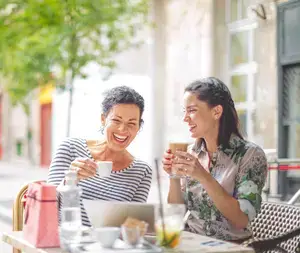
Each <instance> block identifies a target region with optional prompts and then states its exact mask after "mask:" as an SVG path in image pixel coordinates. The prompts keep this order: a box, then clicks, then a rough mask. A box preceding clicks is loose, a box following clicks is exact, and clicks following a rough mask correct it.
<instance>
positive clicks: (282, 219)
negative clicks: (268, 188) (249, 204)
mask: <svg viewBox="0 0 300 253" xmlns="http://www.w3.org/2000/svg"><path fill="white" fill-rule="evenodd" d="M251 226H252V231H253V239H250V240H248V241H246V242H244V243H243V245H246V246H249V247H253V248H254V249H255V251H256V252H275V251H276V252H282V253H283V252H284V253H300V207H298V206H294V205H287V204H282V203H272V202H263V203H262V207H261V211H260V213H259V214H258V215H257V217H256V218H255V219H254V221H253V222H252V223H251Z"/></svg>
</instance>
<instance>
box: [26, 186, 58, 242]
mask: <svg viewBox="0 0 300 253" xmlns="http://www.w3.org/2000/svg"><path fill="white" fill-rule="evenodd" d="M23 234H24V239H25V240H27V241H28V242H29V243H31V244H32V245H34V246H35V247H37V248H53V247H59V246H60V244H59V236H58V209H57V198H56V187H55V186H54V185H50V184H46V183H44V182H38V183H31V184H29V186H28V192H27V199H26V206H25V211H24V227H23Z"/></svg>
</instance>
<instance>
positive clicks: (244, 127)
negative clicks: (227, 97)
mask: <svg viewBox="0 0 300 253" xmlns="http://www.w3.org/2000/svg"><path fill="white" fill-rule="evenodd" d="M250 2H251V1H250V0H227V15H226V16H227V27H228V73H229V74H228V80H229V87H230V91H231V93H232V97H233V100H234V102H235V105H236V109H237V112H238V115H239V119H240V128H241V132H242V133H243V134H244V135H245V136H246V137H247V138H248V139H250V140H253V139H254V121H253V119H254V113H255V90H256V87H255V74H256V71H257V64H256V62H255V60H254V51H253V50H254V41H255V32H254V31H255V28H256V27H257V24H256V22H255V21H253V20H250V19H248V17H247V9H248V7H249V4H250Z"/></svg>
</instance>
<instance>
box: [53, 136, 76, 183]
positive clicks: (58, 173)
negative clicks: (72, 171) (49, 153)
mask: <svg viewBox="0 0 300 253" xmlns="http://www.w3.org/2000/svg"><path fill="white" fill-rule="evenodd" d="M73 160H74V159H73V155H72V148H71V140H70V139H66V140H64V141H63V142H62V143H61V144H60V145H59V147H58V148H57V150H56V153H55V155H54V157H53V159H52V161H51V164H50V168H49V173H48V179H47V183H49V184H53V185H56V186H58V185H59V184H60V183H61V182H62V181H63V179H64V177H65V172H66V171H67V170H68V169H69V167H70V164H71V162H72V161H73Z"/></svg>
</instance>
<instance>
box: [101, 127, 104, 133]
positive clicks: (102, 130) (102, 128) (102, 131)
mask: <svg viewBox="0 0 300 253" xmlns="http://www.w3.org/2000/svg"><path fill="white" fill-rule="evenodd" d="M100 132H101V133H102V134H104V126H101V127H100Z"/></svg>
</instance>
